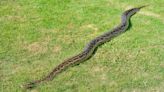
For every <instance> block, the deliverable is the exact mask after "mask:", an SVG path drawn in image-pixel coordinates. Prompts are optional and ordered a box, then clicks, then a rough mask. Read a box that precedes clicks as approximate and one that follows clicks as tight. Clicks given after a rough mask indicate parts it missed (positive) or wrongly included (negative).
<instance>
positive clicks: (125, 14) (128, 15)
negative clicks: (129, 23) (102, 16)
mask: <svg viewBox="0 0 164 92" xmlns="http://www.w3.org/2000/svg"><path fill="white" fill-rule="evenodd" d="M146 6H148V5H143V6H140V7H135V8H132V9H129V10H126V11H125V12H124V13H123V15H122V16H127V17H130V16H132V15H134V14H135V13H137V12H138V11H139V10H140V9H142V8H144V7H146Z"/></svg>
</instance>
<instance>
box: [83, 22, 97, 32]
mask: <svg viewBox="0 0 164 92" xmlns="http://www.w3.org/2000/svg"><path fill="white" fill-rule="evenodd" d="M81 28H90V29H92V30H94V31H97V30H98V28H97V27H96V25H94V24H88V25H83V26H82V27H81Z"/></svg>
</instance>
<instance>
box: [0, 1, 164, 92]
mask: <svg viewBox="0 0 164 92" xmlns="http://www.w3.org/2000/svg"><path fill="white" fill-rule="evenodd" d="M163 3H164V1H163V0H158V1H157V0H126V1H125V0H62V1H61V0H48V1H47V0H1V1H0V72H1V73H0V85H1V86H0V91H1V92H22V91H23V92H24V91H27V92H29V91H31V92H162V91H163V90H164V26H163V25H164V10H163V5H162V4H163ZM145 4H150V6H149V7H146V8H144V9H142V10H141V11H140V12H139V13H137V14H136V15H135V16H133V18H132V24H133V25H132V28H131V29H130V30H129V31H128V32H126V33H125V34H123V35H121V36H119V37H117V38H115V39H113V40H112V41H111V42H108V43H106V44H104V45H103V46H101V47H100V48H99V49H98V51H97V53H96V54H95V55H94V56H93V57H92V58H91V59H90V60H88V61H86V62H84V63H82V64H80V65H78V66H75V67H71V68H69V69H68V70H66V71H64V72H62V73H61V74H59V75H58V76H57V77H56V78H55V79H54V80H53V81H51V82H48V83H46V84H41V85H40V86H38V87H37V88H35V89H33V90H24V89H21V88H20V85H21V84H23V83H25V82H29V81H31V80H34V79H38V78H41V77H43V76H44V75H46V74H47V73H48V72H50V71H51V70H52V68H53V67H55V66H56V65H57V64H59V63H61V62H62V61H63V60H64V59H66V58H68V57H70V56H73V55H75V54H77V53H79V52H80V51H82V49H83V47H84V46H85V44H87V43H88V42H89V41H90V40H91V39H93V38H94V37H96V36H98V35H100V34H102V33H104V32H106V31H107V30H108V29H112V28H113V27H114V26H116V25H117V24H118V23H119V21H120V15H121V13H122V12H123V11H125V10H126V9H128V8H131V7H136V6H141V5H145Z"/></svg>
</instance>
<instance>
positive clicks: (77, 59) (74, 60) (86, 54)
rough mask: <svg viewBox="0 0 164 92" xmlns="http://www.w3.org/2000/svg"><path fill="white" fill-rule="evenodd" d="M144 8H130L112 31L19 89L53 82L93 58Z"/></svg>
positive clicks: (98, 37) (124, 29)
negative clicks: (73, 66)
mask: <svg viewBox="0 0 164 92" xmlns="http://www.w3.org/2000/svg"><path fill="white" fill-rule="evenodd" d="M145 6H147V5H144V6H140V7H135V8H131V9H128V10H126V11H124V12H123V13H122V15H121V22H120V24H119V25H118V26H116V27H114V28H113V29H111V30H109V31H107V32H106V33H104V34H102V35H100V36H97V37H96V38H94V39H93V40H91V41H90V42H89V43H88V44H87V45H86V46H85V48H84V50H83V51H82V52H80V53H79V54H77V55H75V56H73V57H70V58H68V59H66V60H64V61H63V62H62V63H61V64H59V65H57V66H56V67H55V68H54V69H53V70H52V71H51V72H50V73H49V74H47V76H45V77H43V78H41V79H38V80H34V81H31V82H28V83H26V84H23V85H21V87H24V88H26V89H31V88H34V87H35V86H36V85H38V84H40V83H42V82H46V81H51V80H53V79H54V77H55V76H56V75H58V74H59V73H61V72H62V71H63V70H65V69H67V68H68V67H70V66H72V65H76V64H80V63H81V62H84V61H86V60H88V59H89V58H91V57H92V56H93V53H94V52H95V51H96V49H97V48H98V47H99V46H100V45H102V44H104V43H106V42H108V41H110V40H112V39H113V38H114V37H117V36H118V35H120V34H122V33H124V32H126V30H127V29H128V27H129V26H130V19H131V17H132V16H133V15H134V14H135V13H137V12H138V11H139V10H140V9H141V8H143V7H145Z"/></svg>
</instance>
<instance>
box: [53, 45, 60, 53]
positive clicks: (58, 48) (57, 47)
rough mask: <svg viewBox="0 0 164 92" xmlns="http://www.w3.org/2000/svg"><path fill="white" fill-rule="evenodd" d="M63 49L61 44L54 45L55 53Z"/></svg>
mask: <svg viewBox="0 0 164 92" xmlns="http://www.w3.org/2000/svg"><path fill="white" fill-rule="evenodd" d="M61 49H62V48H61V46H59V45H56V46H54V47H53V50H52V51H53V53H59V52H60V51H61Z"/></svg>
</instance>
